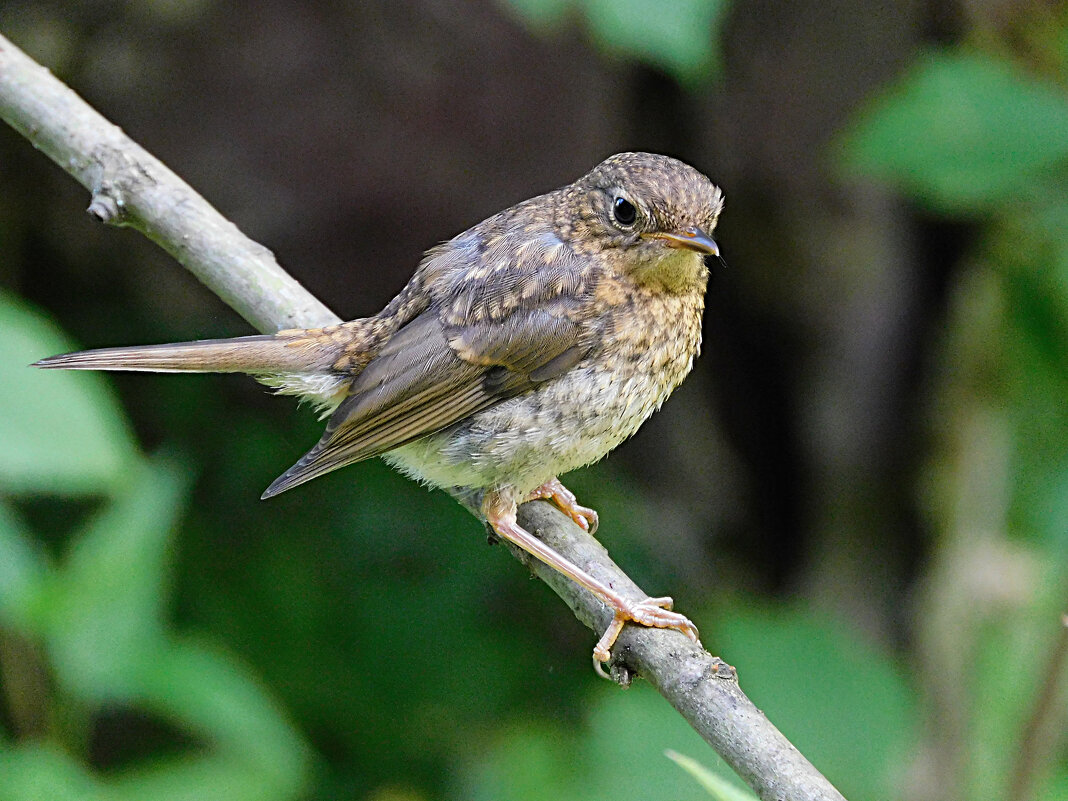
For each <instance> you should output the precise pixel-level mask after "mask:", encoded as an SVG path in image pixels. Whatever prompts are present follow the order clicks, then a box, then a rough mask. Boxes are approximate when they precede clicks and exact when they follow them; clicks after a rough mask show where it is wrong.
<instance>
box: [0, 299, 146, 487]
mask: <svg viewBox="0 0 1068 801" xmlns="http://www.w3.org/2000/svg"><path fill="white" fill-rule="evenodd" d="M0 331H3V332H4V336H3V337H0V490H3V491H8V492H11V493H25V492H53V493H63V494H85V493H94V492H102V491H107V490H109V489H110V488H111V487H112V486H113V485H114V484H115V483H116V482H117V481H118V480H119V479H120V477H121V475H122V472H123V470H124V469H125V467H126V466H127V464H128V463H129V461H130V460H131V459H132V458H134V456H135V453H136V448H135V446H134V443H133V439H132V437H131V435H130V431H129V429H128V428H127V426H126V423H125V421H124V418H123V416H122V414H121V412H120V411H119V409H118V407H117V405H116V403H115V401H114V399H113V398H112V397H111V395H110V394H109V393H108V391H107V389H106V387H105V384H104V382H103V380H102V379H101V378H100V377H99V376H98V375H94V374H91V373H84V372H82V373H73V372H65V371H59V370H49V371H45V370H38V369H36V368H32V367H29V364H30V363H31V362H34V361H36V360H37V359H40V358H42V357H44V356H49V355H51V354H54V353H62V352H63V351H67V350H71V347H70V343H69V342H67V341H66V340H64V339H63V337H62V335H61V334H60V333H59V332H58V331H57V330H56V328H55V326H54V325H53V324H52V323H50V322H49V321H48V320H46V319H45V318H44V317H43V316H41V315H40V314H38V313H36V312H34V311H32V310H31V309H30V308H29V307H28V306H26V305H25V303H23V302H22V301H21V300H19V299H18V298H16V297H14V296H12V295H9V294H6V293H3V292H0Z"/></svg>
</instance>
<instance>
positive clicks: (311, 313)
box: [0, 37, 844, 801]
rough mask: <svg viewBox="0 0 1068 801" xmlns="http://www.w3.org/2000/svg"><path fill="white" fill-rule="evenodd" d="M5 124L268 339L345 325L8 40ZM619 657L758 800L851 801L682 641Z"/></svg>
mask: <svg viewBox="0 0 1068 801" xmlns="http://www.w3.org/2000/svg"><path fill="white" fill-rule="evenodd" d="M0 117H3V119H4V120H5V121H6V122H7V123H8V124H10V125H11V126H12V127H13V128H15V129H16V130H17V131H19V132H20V133H21V134H22V135H23V136H25V137H26V138H27V139H29V140H30V142H31V143H32V144H33V145H34V147H36V148H38V149H39V150H42V151H44V153H45V154H46V155H48V156H49V158H51V159H52V160H53V161H55V162H56V163H57V164H58V165H59V166H60V167H62V168H63V169H64V170H66V171H67V172H68V173H70V174H71V175H72V176H73V177H74V178H75V179H76V180H77V181H78V182H79V183H81V184H82V185H83V186H84V187H85V188H86V189H88V190H89V192H90V193H91V194H92V201H91V203H90V205H89V212H90V213H91V214H93V215H95V216H96V217H98V218H99V219H101V220H102V221H104V222H108V223H111V224H115V225H128V226H130V227H133V228H136V229H137V230H139V231H141V232H142V233H144V234H145V235H146V236H148V237H149V238H150V239H152V240H153V241H154V242H156V243H157V244H159V245H160V246H161V247H163V248H164V249H165V250H166V251H167V252H168V253H170V254H171V255H173V256H174V257H175V258H176V259H177V260H178V261H179V262H181V264H182V265H183V266H184V267H185V268H186V269H188V270H189V271H190V272H192V273H193V274H194V275H196V276H197V278H199V279H200V280H201V281H202V282H203V283H204V284H206V285H207V286H208V288H210V289H211V290H212V291H213V292H215V293H216V294H217V295H219V297H221V298H222V299H223V300H224V301H225V302H226V303H228V304H229V305H230V306H231V307H233V308H234V309H235V310H236V311H237V312H238V313H239V314H240V315H241V316H243V317H244V318H245V319H246V320H248V321H249V322H250V323H252V325H254V326H255V327H256V328H258V329H259V330H260V331H274V330H278V329H280V328H291V327H314V326H320V325H325V324H329V323H332V322H337V317H336V316H335V315H333V314H332V313H331V312H330V311H329V310H328V309H327V308H326V307H325V306H323V305H322V304H321V303H320V302H319V301H318V300H316V299H315V298H314V297H312V296H311V295H310V294H309V293H308V292H307V291H306V290H305V289H304V288H303V287H301V286H300V284H298V283H297V282H296V281H295V280H293V278H292V277H290V276H289V275H288V274H286V273H285V271H283V270H282V268H281V267H279V266H278V264H277V262H276V261H275V260H274V256H273V255H272V254H271V252H270V251H268V250H267V249H266V248H265V247H263V246H262V245H259V244H257V243H255V242H253V241H251V240H250V239H248V238H247V237H246V236H245V235H244V234H242V233H241V232H240V231H239V230H238V229H237V227H236V226H234V224H233V223H231V222H229V221H228V220H226V219H225V218H224V217H222V215H220V214H219V213H218V212H217V211H216V210H215V209H214V208H212V206H211V205H210V204H209V203H208V202H207V201H205V200H204V199H203V198H202V197H200V195H198V194H197V193H196V192H195V191H193V189H192V188H191V187H189V186H188V185H187V184H186V183H185V182H184V181H182V180H181V179H180V178H179V177H178V176H177V175H175V174H174V173H173V172H171V171H170V170H169V169H167V167H165V166H164V165H163V164H162V163H161V162H160V161H159V160H157V159H156V158H154V157H153V156H152V155H151V154H149V153H148V152H147V151H145V150H144V149H143V148H141V147H140V146H139V145H137V144H136V143H135V142H133V141H132V140H130V139H129V138H128V137H127V136H126V135H125V134H123V132H122V131H121V130H120V129H119V128H118V127H117V126H115V125H113V124H112V123H110V122H108V121H107V120H106V119H105V118H104V117H102V116H101V115H100V114H99V113H97V112H96V111H95V110H94V109H92V108H91V107H90V106H89V105H87V104H86V103H85V102H84V101H83V100H82V99H81V98H79V97H78V95H77V94H75V93H74V92H73V91H71V90H70V89H69V88H67V87H66V86H65V85H64V84H63V83H61V82H60V81H59V80H57V79H56V78H54V77H53V76H52V74H51V73H50V72H49V71H48V70H47V69H45V68H44V67H41V66H40V65H38V64H37V63H35V62H34V61H33V60H32V59H30V58H29V57H28V56H26V55H25V54H24V53H22V52H21V51H20V50H19V49H18V48H16V47H15V46H14V45H12V44H11V43H10V42H9V41H7V40H6V39H4V38H3V37H0ZM460 500H461V502H463V501H464V499H460ZM469 508H470V507H469ZM520 523H521V525H523V526H524V527H525V528H526V529H527V530H528V531H531V532H533V533H535V534H536V535H537V536H539V537H541V538H542V539H543V540H544V541H545V542H546V543H547V544H549V545H550V546H551V547H553V548H554V549H555V550H556V551H557V552H559V553H560V554H562V555H564V556H565V557H566V558H567V559H569V560H570V561H571V562H573V563H574V564H577V565H580V566H582V567H583V569H584V570H587V571H588V572H590V573H591V574H592V575H594V576H596V577H597V578H599V579H601V580H603V581H606V582H607V583H609V584H610V585H611V586H612V587H613V588H615V589H617V590H619V591H621V592H622V593H623V594H624V595H627V596H633V597H636V598H643V597H645V596H646V594H645V593H643V592H642V591H641V590H639V589H638V587H637V586H636V585H635V584H634V582H633V581H631V580H630V578H629V577H628V576H627V575H626V574H625V573H623V572H622V571H621V570H620V569H619V568H618V567H617V566H616V565H615V563H614V562H612V560H611V559H610V558H609V556H608V553H607V552H606V551H605V549H604V548H603V547H602V546H601V544H600V543H598V542H597V541H596V540H595V539H594V538H593V537H591V536H590V535H588V534H586V533H585V532H583V531H582V530H581V529H579V528H578V527H577V526H576V525H574V523H572V522H571V521H570V520H569V519H568V518H567V517H566V516H564V515H563V514H562V513H561V512H559V511H558V510H557V509H556V508H555V507H552V506H551V505H549V504H548V503H546V502H543V501H542V502H538V501H536V502H533V503H528V504H525V505H524V506H523V507H521V508H520ZM513 553H514V554H515V555H516V557H517V558H519V559H520V560H521V561H523V562H524V563H526V564H527V565H528V566H529V567H530V569H531V570H532V571H533V572H534V573H535V574H536V575H537V576H538V577H539V578H540V579H542V580H543V581H544V582H545V583H547V584H548V585H549V586H550V587H552V589H553V590H554V591H555V592H556V594H557V595H559V596H560V597H561V598H562V599H563V600H564V601H565V602H566V603H567V605H568V606H570V607H571V609H572V611H574V613H575V615H576V616H577V617H578V618H579V620H581V621H582V622H583V623H584V624H586V625H587V626H589V627H590V628H591V629H593V630H594V631H595V632H596V633H597V634H598V635H599V634H600V633H601V632H603V631H604V630H605V628H606V627H607V626H608V624H609V622H610V621H611V617H612V616H611V613H610V612H609V611H608V609H607V608H606V607H605V606H604V605H603V604H602V603H601V602H600V601H598V600H597V599H596V598H595V597H594V596H593V595H591V594H590V593H588V592H586V591H585V590H584V589H582V588H581V587H579V586H578V585H576V584H573V583H572V582H571V581H570V580H569V579H567V578H566V577H564V576H562V575H561V574H560V573H557V572H556V571H554V570H552V569H550V568H547V567H546V566H544V565H542V564H541V563H540V562H536V561H534V560H531V559H530V558H529V557H528V556H527V555H526V554H525V553H523V552H521V551H518V550H517V549H513ZM532 562H533V563H532ZM614 654H615V659H616V662H615V664H614V665H613V668H612V673H613V678H615V679H616V680H617V681H619V682H620V683H623V684H626V683H627V682H629V680H630V676H631V675H632V674H637V675H639V676H642V677H643V678H645V679H647V680H648V681H649V682H650V683H652V684H653V686H655V687H656V688H657V690H659V691H660V693H661V694H662V695H663V696H664V697H665V698H666V699H667V700H668V702H669V703H671V705H672V706H674V707H675V709H676V710H678V711H679V713H680V714H682V715H683V716H684V717H685V718H686V720H688V721H689V722H690V724H691V725H692V726H693V727H694V729H696V730H697V732H698V733H699V734H700V735H701V736H702V737H704V739H705V740H706V741H708V743H709V744H710V745H711V746H712V747H713V748H714V749H715V750H716V751H717V752H718V753H719V754H720V756H722V757H723V759H724V760H725V761H726V762H727V763H728V764H729V765H730V766H731V767H732V768H734V770H735V771H737V773H738V774H739V775H740V776H741V777H742V778H743V779H744V780H745V781H746V782H747V783H749V785H750V786H752V787H753V789H754V790H756V792H757V794H758V795H759V796H760V797H761V798H763V799H783V800H784V801H785V800H786V799H789V800H790V801H816V800H817V799H819V800H820V801H828V800H831V801H833V800H835V799H837V800H838V801H844V799H842V796H841V794H839V793H838V791H837V790H835V789H834V787H832V786H831V784H830V783H829V782H828V781H827V780H826V779H825V778H824V777H823V776H822V775H821V774H820V773H819V771H817V770H816V769H815V768H814V767H813V766H812V765H811V764H810V763H809V762H808V761H807V760H806V759H805V758H804V757H803V756H802V755H801V754H800V753H799V752H798V751H797V749H796V748H794V747H793V745H791V744H790V742H789V741H788V740H787V739H786V738H785V737H783V735H782V734H781V733H780V732H779V731H778V729H776V728H775V726H773V725H772V724H771V722H770V721H768V719H767V718H766V717H765V716H764V714H763V713H762V712H761V711H760V710H759V709H757V708H756V707H755V706H754V705H753V703H752V702H751V701H750V700H749V699H748V698H747V697H746V696H745V694H744V693H743V692H742V691H741V689H740V687H739V686H738V681H737V677H736V676H735V673H734V669H733V668H731V667H730V666H729V665H727V664H726V663H724V662H722V661H721V660H719V659H718V658H715V657H713V656H711V655H710V654H709V653H708V652H707V651H705V650H703V649H702V648H701V647H700V646H699V645H695V644H693V643H691V642H690V641H689V640H688V639H686V637H685V636H683V635H682V634H680V633H679V632H676V631H667V630H663V629H646V628H641V627H638V626H627V627H626V628H625V629H624V631H623V633H622V635H621V636H620V638H619V640H618V642H617V644H616V646H615V648H614Z"/></svg>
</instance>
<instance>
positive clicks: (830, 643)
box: [715, 607, 915, 799]
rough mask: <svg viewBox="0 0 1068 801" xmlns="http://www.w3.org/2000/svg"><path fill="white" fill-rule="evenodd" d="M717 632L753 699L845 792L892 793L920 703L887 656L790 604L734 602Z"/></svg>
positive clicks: (851, 794)
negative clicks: (753, 606) (744, 606)
mask: <svg viewBox="0 0 1068 801" xmlns="http://www.w3.org/2000/svg"><path fill="white" fill-rule="evenodd" d="M715 638H716V643H717V650H719V652H720V653H721V654H723V655H724V656H725V657H728V658H729V659H730V660H731V662H733V663H734V665H735V666H736V667H737V668H738V680H739V681H740V682H741V685H742V688H743V689H744V690H745V691H746V693H747V694H748V695H749V697H750V698H752V699H753V701H754V703H756V705H757V706H758V707H760V708H761V709H763V710H764V712H765V713H766V714H767V716H768V718H769V719H770V720H771V722H772V723H774V724H775V725H776V726H777V727H778V728H779V730H780V731H781V732H782V733H783V734H784V735H785V736H786V737H787V738H788V739H789V740H790V741H791V742H792V743H793V744H794V745H795V746H797V748H798V750H800V751H801V753H802V754H804V755H805V756H806V757H807V758H808V759H809V761H811V762H812V763H813V764H814V765H815V766H816V768H818V769H819V770H820V771H821V772H822V773H823V774H824V775H825V776H826V777H827V778H828V780H830V782H831V783H832V784H833V785H835V786H836V787H837V788H838V789H839V790H841V792H842V794H843V795H844V796H845V797H846V798H856V799H864V798H891V797H893V795H894V793H895V779H896V778H897V777H899V776H900V775H901V773H902V771H903V768H904V760H905V756H906V754H907V753H908V751H909V748H910V745H911V743H910V737H911V736H912V735H913V733H914V726H915V709H914V703H915V702H914V698H913V696H912V693H911V692H910V690H909V688H908V687H907V686H906V685H905V684H904V682H903V681H902V678H901V676H900V674H899V672H898V670H897V669H896V667H895V665H894V663H893V662H892V660H891V659H890V657H889V655H886V654H882V653H879V652H878V651H876V650H875V649H874V648H872V647H871V646H869V645H867V644H866V643H865V642H864V641H863V640H862V639H861V638H860V637H859V636H858V635H857V634H856V633H854V632H851V631H850V630H849V629H848V628H847V627H846V626H844V625H843V624H841V623H839V622H836V621H833V620H830V619H826V618H821V617H819V616H816V615H814V614H812V613H809V612H806V611H805V610H803V609H800V608H790V607H781V608H774V609H768V610H766V611H759V610H748V611H742V610H741V609H740V608H738V607H733V608H732V611H731V615H730V617H729V618H727V619H726V620H724V621H723V623H722V624H721V625H720V626H719V627H718V629H717V631H716V634H715Z"/></svg>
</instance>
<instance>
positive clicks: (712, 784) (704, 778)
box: [664, 748, 758, 801]
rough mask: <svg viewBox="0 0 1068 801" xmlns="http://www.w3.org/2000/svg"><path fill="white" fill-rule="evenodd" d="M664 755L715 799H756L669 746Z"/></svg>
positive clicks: (721, 800)
mask: <svg viewBox="0 0 1068 801" xmlns="http://www.w3.org/2000/svg"><path fill="white" fill-rule="evenodd" d="M664 756H666V757H667V758H668V759H670V760H671V761H672V762H674V763H675V764H676V765H678V766H679V767H680V768H682V769H683V770H684V771H686V772H687V773H689V774H690V775H691V776H693V777H694V778H695V779H696V780H697V783H698V784H700V785H701V786H702V787H704V788H705V789H706V790H708V794H709V795H710V796H712V797H713V798H714V799H716V801H758V799H757V797H756V796H755V795H753V794H752V793H751V792H749V791H748V790H742V789H739V788H738V787H735V786H734V785H733V784H731V783H730V782H729V781H727V780H726V779H723V778H720V776H719V774H717V773H713V772H712V771H711V770H709V769H708V768H706V767H705V766H704V765H702V764H701V763H700V762H698V761H697V760H696V759H691V758H690V757H688V756H683V755H682V754H680V753H678V752H677V751H672V750H671V749H670V748H669V749H668V750H667V751H665V752H664Z"/></svg>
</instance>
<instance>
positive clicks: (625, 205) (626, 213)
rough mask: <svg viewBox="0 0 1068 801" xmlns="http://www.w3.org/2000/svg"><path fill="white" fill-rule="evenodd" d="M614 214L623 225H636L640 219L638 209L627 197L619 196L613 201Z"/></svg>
mask: <svg viewBox="0 0 1068 801" xmlns="http://www.w3.org/2000/svg"><path fill="white" fill-rule="evenodd" d="M612 216H613V217H615V219H616V222H617V223H619V224H620V225H622V226H629V225H634V222H635V220H637V219H638V210H637V209H636V208H634V204H633V203H631V202H630V201H629V200H627V199H626V198H625V197H617V198H616V199H615V200H613V201H612Z"/></svg>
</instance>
